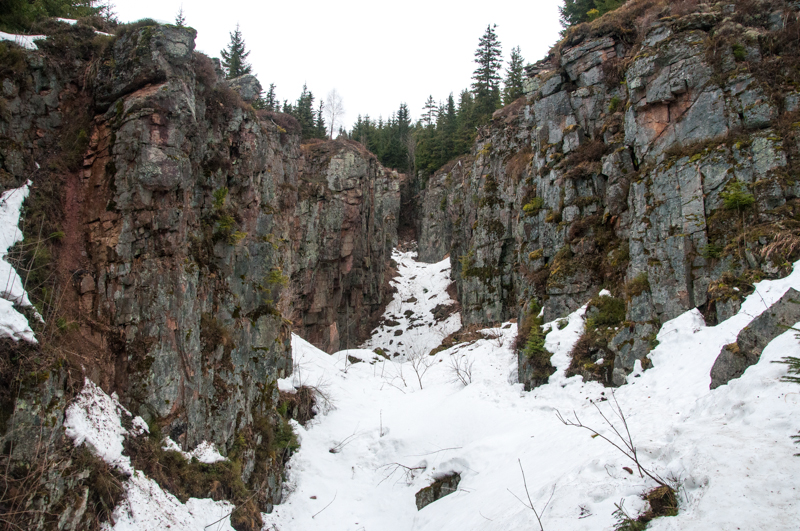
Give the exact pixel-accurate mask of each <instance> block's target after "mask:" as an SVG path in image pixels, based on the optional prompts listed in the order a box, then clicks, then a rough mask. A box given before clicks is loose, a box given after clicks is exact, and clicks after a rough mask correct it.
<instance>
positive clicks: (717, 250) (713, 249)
mask: <svg viewBox="0 0 800 531" xmlns="http://www.w3.org/2000/svg"><path fill="white" fill-rule="evenodd" d="M724 250H725V248H724V247H723V246H721V245H716V244H713V243H709V244H708V245H706V246H705V247H703V248H702V249H701V250H700V256H702V257H703V258H705V259H706V260H709V259H712V258H719V257H721V256H722V252H723V251H724Z"/></svg>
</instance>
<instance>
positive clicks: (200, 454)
mask: <svg viewBox="0 0 800 531" xmlns="http://www.w3.org/2000/svg"><path fill="white" fill-rule="evenodd" d="M162 449H164V450H172V451H173V452H179V453H181V454H182V455H183V457H185V458H186V460H187V461H191V460H192V459H197V460H198V461H200V462H201V463H206V464H207V465H211V464H214V463H218V462H219V461H225V457H224V456H223V455H222V454H220V453H219V451H218V450H217V447H216V446H215V445H214V443H210V442H208V441H203V442H201V443H200V444H198V445H197V447H196V448H195V449H194V450H192V451H191V452H184V451H183V450H181V447H180V446H178V443H176V442H175V441H173V440H172V439H170V438H169V437H165V438H164V446H163V447H162Z"/></svg>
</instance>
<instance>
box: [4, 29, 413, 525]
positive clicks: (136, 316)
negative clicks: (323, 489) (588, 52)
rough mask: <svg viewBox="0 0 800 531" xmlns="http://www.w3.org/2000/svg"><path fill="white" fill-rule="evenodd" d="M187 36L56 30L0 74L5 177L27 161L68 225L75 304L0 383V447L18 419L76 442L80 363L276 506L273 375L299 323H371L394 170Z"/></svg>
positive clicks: (351, 333)
mask: <svg viewBox="0 0 800 531" xmlns="http://www.w3.org/2000/svg"><path fill="white" fill-rule="evenodd" d="M64 31H65V32H66V33H65V35H67V36H68V37H69V39H72V40H74V41H75V42H79V43H84V45H85V41H87V40H89V41H91V39H93V38H94V32H93V31H92V30H88V29H87V28H83V27H76V28H73V29H70V30H64ZM84 33H86V34H85V35H84ZM194 37H195V35H194V31H193V30H190V29H184V28H175V27H171V26H145V27H139V28H136V29H132V30H128V31H126V32H122V33H121V34H120V35H119V36H118V37H116V38H114V39H111V41H112V42H110V44H109V46H108V48H107V49H106V50H105V51H104V52H103V54H102V55H101V56H100V57H99V58H96V60H95V62H94V63H93V64H95V65H97V66H96V68H95V69H88V68H87V67H88V66H89V61H91V60H93V59H95V58H94V57H92V56H91V54H89V55H88V56H86V57H77V58H73V59H74V61H73V62H72V63H70V62H67V63H66V64H67V65H70V67H65V66H64V64H65V63H64V62H63V57H61V56H60V55H55V52H56V50H55V48H56V47H53V49H49V48H47V47H45V50H44V51H43V52H34V53H28V54H26V53H24V52H20V54H21V55H20V57H21V60H22V61H23V64H24V65H25V66H24V68H21V69H20V72H19V74H18V75H16V76H15V77H7V78H4V79H3V80H2V89H3V94H4V97H5V98H6V99H5V101H6V102H7V104H6V105H4V106H3V117H2V118H3V119H2V120H0V134H2V136H3V142H4V143H5V147H4V149H3V152H2V154H3V158H2V170H3V171H2V172H1V173H2V175H0V179H2V184H3V186H4V187H10V186H14V185H17V184H18V183H20V182H24V181H25V180H26V179H27V178H28V177H31V178H32V179H33V181H34V193H33V194H32V197H33V198H34V199H33V201H34V202H33V203H30V202H29V203H30V205H31V206H30V209H29V210H26V217H30V216H34V215H43V212H44V215H45V217H47V218H51V219H49V220H48V223H52V224H53V226H54V228H57V230H59V231H61V232H60V234H61V236H60V238H61V240H60V243H57V244H52V245H53V253H54V260H56V262H57V263H56V264H55V265H54V266H53V268H54V270H57V271H59V272H60V279H59V280H58V281H57V282H55V289H57V290H59V291H58V293H59V294H60V295H59V297H60V299H59V300H62V301H65V302H64V304H63V307H61V308H59V309H58V311H59V312H61V313H60V314H54V315H46V317H49V318H52V319H53V320H55V319H56V317H57V316H59V315H63V316H64V317H63V319H64V321H65V322H69V323H74V326H73V325H70V326H69V327H67V326H66V325H65V327H64V332H63V333H64V334H67V336H68V338H71V339H69V340H65V339H62V340H57V341H66V342H67V343H69V344H70V346H69V348H70V349H75V350H77V352H73V353H72V354H64V355H63V356H64V357H66V360H67V361H68V365H67V368H65V366H64V365H63V364H61V359H59V360H58V365H57V367H58V369H57V370H56V369H53V368H52V367H49V366H48V367H44V370H46V372H43V373H42V374H46V375H47V376H46V377H43V378H42V379H41V380H42V381H38V380H37V381H33V382H29V383H27V384H25V388H24V389H22V390H21V391H20V393H19V398H18V399H15V398H13V397H12V396H8V397H7V396H5V395H4V396H3V397H1V398H2V401H3V406H4V408H3V411H4V412H5V411H6V410H7V409H10V414H8V415H6V413H3V416H2V421H3V426H6V425H8V426H12V425H13V426H15V427H16V429H15V430H9V431H7V432H6V433H5V435H4V439H3V444H4V447H5V445H6V444H11V445H12V447H14V448H23V447H24V445H25V443H26V439H25V433H26V431H25V430H24V429H22V428H23V427H24V426H26V425H27V426H35V425H38V424H40V423H42V422H46V423H47V425H48V426H51V427H53V429H52V431H51V432H50V433H51V434H52V441H51V442H53V444H55V441H57V440H61V439H63V429H61V424H60V422H61V420H60V419H62V418H63V411H64V407H65V406H66V403H67V401H68V399H69V397H70V394H71V393H74V392H76V391H77V390H79V389H77V388H76V385H78V384H69V385H68V382H75V381H77V382H81V381H82V377H81V376H80V375H79V374H76V373H80V371H81V369H80V367H81V366H82V367H83V368H84V370H85V372H86V375H87V376H88V377H89V378H90V379H91V380H93V381H94V382H96V383H98V384H99V385H101V386H102V387H103V388H104V389H105V390H106V391H107V392H109V393H111V392H116V393H118V395H119V397H120V400H121V401H122V402H123V403H124V404H125V405H126V407H128V408H129V409H130V410H131V411H133V412H134V413H135V414H137V415H141V416H143V417H144V418H145V419H146V420H147V421H148V422H149V423H151V425H153V426H157V427H158V428H159V429H160V430H161V432H162V433H163V434H164V435H169V436H170V437H172V439H174V440H175V441H177V442H178V444H179V445H181V446H182V447H184V448H185V449H188V448H193V447H194V446H196V445H197V444H198V443H200V442H201V441H203V440H207V441H209V442H213V443H215V444H216V446H217V447H218V448H219V449H220V450H221V451H222V452H223V453H230V454H231V455H235V456H236V457H235V459H236V460H237V466H240V470H241V476H242V479H243V481H244V482H245V484H246V485H248V487H249V488H252V489H253V491H255V492H257V493H258V495H257V497H256V498H255V499H256V501H257V505H258V508H259V509H260V510H261V511H270V510H271V509H272V505H273V504H274V503H278V502H279V501H280V497H281V481H282V472H283V462H284V460H285V459H286V458H287V457H288V454H287V453H286V452H283V451H280V452H278V451H276V448H277V447H276V446H275V444H276V443H275V439H276V436H275V430H277V429H279V428H280V426H282V424H281V423H282V422H284V420H282V419H281V417H280V415H279V413H278V412H277V410H276V406H277V401H278V399H279V396H278V391H277V386H276V379H277V378H281V377H283V376H285V375H287V374H289V373H290V372H291V370H292V358H291V333H292V331H293V329H294V327H296V330H297V331H298V333H300V334H301V335H302V336H303V337H306V338H308V339H309V340H311V341H312V342H315V343H316V344H318V345H319V346H320V347H322V348H325V349H327V350H329V351H334V350H338V349H340V348H345V347H349V346H354V345H356V344H358V343H359V342H360V340H361V339H363V335H364V334H365V333H366V332H368V331H369V329H368V326H369V323H370V317H371V316H372V315H373V314H375V313H377V314H380V313H381V311H382V305H383V304H384V303H385V301H387V300H388V297H387V293H388V283H387V282H386V279H385V278H384V277H385V271H386V268H387V266H388V263H389V258H390V250H391V248H392V247H393V246H394V245H396V243H397V218H398V215H399V207H400V191H399V190H400V176H399V175H398V174H396V173H393V172H390V171H387V170H385V169H384V168H383V167H381V166H380V164H378V162H377V160H376V158H375V157H374V156H372V155H371V154H369V153H368V152H366V151H365V150H364V149H363V148H361V147H360V145H358V144H356V143H351V142H349V141H336V142H320V143H318V144H314V145H309V146H301V144H300V135H299V134H298V132H299V129H298V126H297V123H296V121H294V119H293V118H291V117H289V116H285V115H279V114H274V113H265V112H259V113H257V112H256V111H254V110H253V109H252V107H250V106H249V105H248V104H246V103H245V102H244V101H243V100H248V99H252V98H250V96H251V95H252V94H250V92H253V90H251V89H253V83H252V81H253V80H249V79H243V78H239V79H238V80H233V82H232V85H233V86H235V87H236V89H237V91H234V90H232V89H231V88H229V87H228V85H227V84H225V83H223V82H222V81H221V80H219V79H218V78H217V74H216V72H215V68H214V64H213V63H212V61H211V60H210V59H208V58H207V57H205V56H203V55H201V54H198V53H195V52H194V51H193V50H194ZM51 39H53V37H51ZM46 42H47V41H46ZM59 53H71V52H70V51H69V49H68V50H67V51H65V52H62V51H59ZM72 67H74V69H73V68H72ZM86 71H90V72H93V74H92V76H93V77H88V78H87V77H85V72H86ZM248 91H249V92H248ZM73 129H74V130H73ZM59 137H62V138H67V139H68V140H69V141H59ZM35 163H39V164H38V165H37V164H35ZM39 166H41V169H40V170H39V171H37V170H36V168H38V167H39ZM37 194H38V195H37ZM48 194H49V195H48ZM45 196H46V197H45ZM42 197H45V198H49V201H50V203H48V204H47V205H43V204H40V203H41V202H42V201H43V199H42ZM37 201H39V203H37ZM43 209H49V211H45V210H43ZM37 213H38V214H37ZM32 219H34V218H31V220H32ZM35 219H37V223H38V218H35ZM30 223H33V221H30ZM47 226H48V227H50V225H47ZM40 231H41V229H40ZM48 245H50V244H48ZM51 298H52V296H51ZM48 311H49V310H48ZM54 311H55V310H54ZM39 332H40V333H43V332H42V331H41V330H40V331H39ZM46 337H49V336H46ZM48 341H49V339H48V340H45V341H44V343H45V344H47V342H48ZM73 344H79V345H80V347H78V348H76V347H74V346H73ZM6 347H8V349H11V350H12V351H13V349H16V348H20V347H17V346H10V345H6ZM31 348H33V347H31ZM53 348H55V349H56V351H57V352H58V350H57V347H53ZM8 349H6V350H8ZM69 352H71V350H70V351H69ZM3 356H11V354H9V353H8V352H5V351H4V353H3ZM59 356H62V355H61V354H59ZM3 359H6V358H3ZM9 359H11V358H9ZM55 362H56V360H55V359H54V360H53V363H55ZM54 366H55V365H54ZM4 378H5V373H4ZM14 385H17V384H14ZM32 397H44V398H47V401H46V402H44V404H43V405H42V403H41V402H40V401H39V400H36V399H35V398H32ZM31 400H33V402H34V403H37V404H40V405H39V406H37V407H35V408H31V407H28V406H27V405H26V404H28V402H30V401H31ZM51 417H52V418H51ZM53 419H55V420H53ZM3 431H4V432H5V431H6V430H5V428H4V430H3ZM35 431H38V430H35ZM28 432H29V433H32V432H31V431H30V430H29V431H28ZM67 444H68V443H67ZM20 457H22V456H20ZM61 494H62V495H63V492H62V493H61ZM57 498H58V496H55V497H54V501H53V503H56V502H57V501H58V499H57ZM254 525H255V524H254Z"/></svg>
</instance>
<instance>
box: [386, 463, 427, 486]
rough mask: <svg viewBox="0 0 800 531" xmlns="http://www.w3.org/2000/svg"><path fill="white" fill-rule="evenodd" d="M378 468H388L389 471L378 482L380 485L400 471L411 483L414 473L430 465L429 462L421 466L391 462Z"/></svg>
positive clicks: (406, 480) (408, 482)
mask: <svg viewBox="0 0 800 531" xmlns="http://www.w3.org/2000/svg"><path fill="white" fill-rule="evenodd" d="M378 468H384V469H386V470H388V473H387V474H386V476H384V478H383V479H382V480H380V481H379V482H378V485H380V484H381V483H383V482H384V481H386V480H387V479H389V478H390V477H392V476H393V475H394V473H395V472H398V471H401V472H402V476H401V477H403V478H405V482H406V483H407V484H409V485H410V484H411V482H412V481H413V480H414V473H415V472H416V471H417V470H425V469H426V468H428V466H427V464H426V465H420V466H406V465H403V464H401V463H389V464H388V465H383V466H381V467H378Z"/></svg>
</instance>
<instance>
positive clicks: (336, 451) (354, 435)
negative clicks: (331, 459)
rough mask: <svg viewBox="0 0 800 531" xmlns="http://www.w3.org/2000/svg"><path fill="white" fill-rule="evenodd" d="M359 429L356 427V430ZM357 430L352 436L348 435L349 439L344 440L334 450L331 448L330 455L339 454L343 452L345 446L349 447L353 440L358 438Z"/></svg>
mask: <svg viewBox="0 0 800 531" xmlns="http://www.w3.org/2000/svg"><path fill="white" fill-rule="evenodd" d="M357 429H358V426H356V430H357ZM356 430H353V433H352V434H351V435H348V436H347V437H345V438H344V439H342V441H341V442H340V443H339V444H337V445H335V446H334V447H333V448H331V449H330V450H328V451H329V452H330V453H332V454H338V453H339V452H341V451H342V448H344V447H345V446H347V445H348V444H350V443H351V442H353V440H354V439H355V438H356V436H357V434H356Z"/></svg>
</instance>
